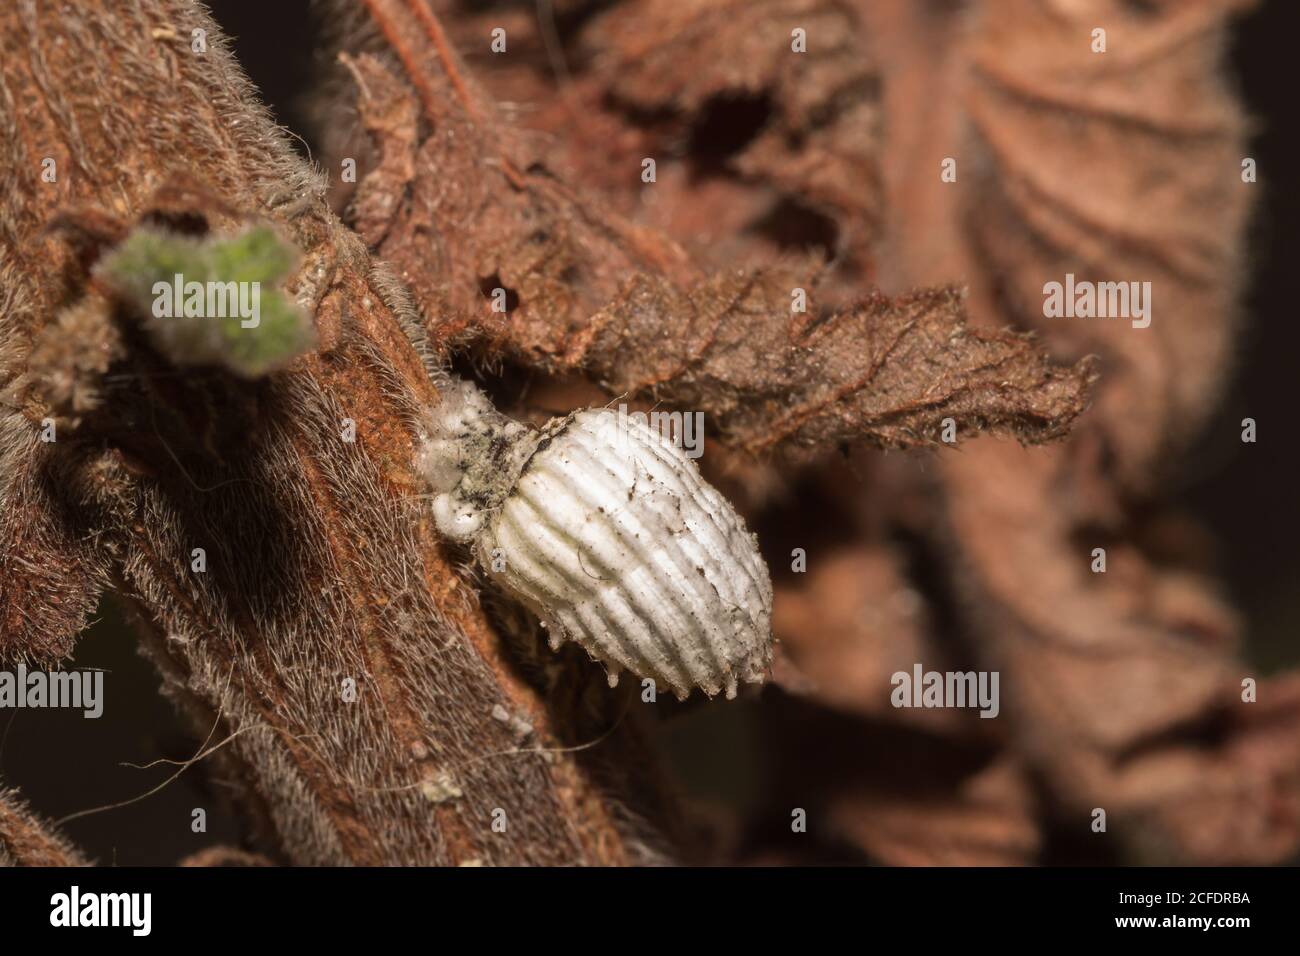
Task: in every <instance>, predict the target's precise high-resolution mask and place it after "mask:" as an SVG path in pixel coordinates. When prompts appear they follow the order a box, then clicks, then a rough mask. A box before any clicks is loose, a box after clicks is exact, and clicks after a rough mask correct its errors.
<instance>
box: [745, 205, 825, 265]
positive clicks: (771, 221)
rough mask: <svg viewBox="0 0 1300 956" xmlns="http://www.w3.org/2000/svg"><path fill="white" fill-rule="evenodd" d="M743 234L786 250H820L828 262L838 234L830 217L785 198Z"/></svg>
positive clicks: (751, 224)
mask: <svg viewBox="0 0 1300 956" xmlns="http://www.w3.org/2000/svg"><path fill="white" fill-rule="evenodd" d="M746 231H747V232H749V233H751V234H753V235H758V236H762V237H764V238H766V239H769V240H771V241H772V242H774V243H776V244H777V245H778V246H779V247H781V248H782V249H786V250H798V251H801V252H806V251H810V250H813V249H820V250H821V251H822V254H823V255H824V256H825V258H826V260H827V261H828V262H829V261H830V259H831V257H832V256H833V255H834V252H835V247H836V245H837V244H838V243H839V233H840V230H839V227H838V226H837V225H836V224H835V221H834V220H833V219H831V218H830V217H829V216H827V215H825V214H824V213H821V212H818V211H817V210H816V209H813V208H811V207H809V206H806V205H804V204H803V203H801V202H799V201H798V200H797V199H793V198H790V197H788V196H787V197H786V198H784V199H781V200H780V201H778V202H777V203H776V204H775V205H773V206H772V208H771V209H769V210H768V211H767V213H766V214H765V215H763V216H760V217H759V218H758V219H756V220H754V222H752V223H750V225H749V226H748V228H747V229H746Z"/></svg>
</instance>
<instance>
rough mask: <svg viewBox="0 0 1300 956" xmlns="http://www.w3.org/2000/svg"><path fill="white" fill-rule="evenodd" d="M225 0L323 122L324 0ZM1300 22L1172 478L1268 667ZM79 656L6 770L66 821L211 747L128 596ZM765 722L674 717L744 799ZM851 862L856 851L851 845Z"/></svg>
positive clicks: (223, 10) (1286, 562)
mask: <svg viewBox="0 0 1300 956" xmlns="http://www.w3.org/2000/svg"><path fill="white" fill-rule="evenodd" d="M211 7H212V10H213V13H214V15H215V17H216V18H217V20H218V21H219V22H220V23H221V24H222V25H223V26H224V27H225V29H226V30H227V32H229V33H230V34H232V35H233V37H234V41H235V49H236V52H237V53H238V55H239V57H240V59H241V61H242V62H243V65H244V67H245V68H246V69H247V70H248V72H249V73H250V74H251V76H252V79H253V81H254V82H255V83H256V84H257V85H258V86H259V87H260V88H261V89H262V91H263V93H264V95H265V97H266V99H267V101H268V102H269V104H270V106H271V108H272V110H273V111H274V113H275V115H276V117H277V118H278V120H279V121H280V122H281V123H282V124H284V125H285V126H287V127H288V128H289V129H291V130H294V131H295V132H298V133H301V134H302V135H304V136H305V135H307V128H308V127H307V123H306V121H305V119H306V114H305V111H304V109H303V92H304V89H306V88H308V83H309V81H310V77H311V76H312V66H313V63H312V57H313V55H314V54H313V52H312V51H313V48H314V46H315V39H316V36H317V33H316V27H315V25H314V22H313V20H312V17H311V15H310V11H309V7H310V4H309V3H308V2H307V0H276V2H274V3H268V2H265V0H212V3H211ZM1298 33H1300V4H1297V3H1295V2H1294V0H1273V2H1268V3H1264V4H1262V5H1261V7H1260V8H1258V9H1256V10H1255V11H1254V12H1253V13H1251V14H1250V15H1249V16H1247V17H1245V18H1243V19H1241V20H1240V21H1238V23H1237V25H1236V29H1235V36H1234V44H1233V48H1232V50H1231V53H1230V58H1231V62H1232V63H1233V65H1234V67H1235V71H1236V74H1237V78H1238V83H1239V87H1240V91H1241V94H1242V97H1243V99H1244V101H1245V104H1246V107H1247V110H1248V112H1249V114H1250V115H1251V116H1252V117H1254V119H1255V120H1256V123H1257V128H1256V132H1255V135H1254V137H1253V146H1252V149H1251V153H1250V155H1252V156H1254V157H1255V158H1256V159H1257V160H1258V162H1259V166H1260V170H1261V179H1262V180H1264V181H1265V182H1262V183H1261V184H1260V185H1259V186H1258V187H1257V188H1259V189H1260V190H1261V194H1260V195H1261V198H1260V201H1259V203H1258V206H1257V210H1256V216H1255V221H1254V222H1253V224H1252V227H1251V238H1250V243H1249V248H1250V250H1251V255H1250V256H1249V259H1248V261H1249V264H1250V268H1251V270H1252V275H1251V277H1250V281H1249V286H1248V290H1247V294H1246V298H1245V301H1244V303H1243V307H1244V309H1245V310H1246V313H1247V315H1248V316H1249V317H1250V322H1249V323H1248V324H1247V326H1246V329H1245V332H1244V334H1243V335H1242V337H1241V340H1240V343H1239V349H1238V359H1237V361H1238V367H1237V370H1236V374H1235V378H1234V384H1233V387H1232V388H1231V390H1230V392H1229V393H1228V394H1227V396H1226V397H1225V400H1224V401H1223V403H1222V406H1221V407H1220V409H1219V410H1218V414H1217V415H1216V417H1215V419H1214V421H1213V422H1212V423H1211V424H1210V425H1209V427H1208V428H1207V430H1206V437H1205V438H1204V439H1203V440H1202V441H1201V442H1200V443H1199V444H1198V446H1197V447H1196V448H1195V450H1194V451H1193V453H1192V454H1191V455H1190V456H1189V457H1188V458H1187V460H1186V462H1185V463H1184V466H1183V468H1182V470H1181V472H1180V475H1179V480H1180V487H1178V488H1176V489H1170V496H1171V497H1172V498H1174V499H1175V500H1177V501H1179V502H1181V503H1182V504H1183V505H1184V506H1185V507H1186V508H1187V509H1188V510H1190V511H1191V512H1192V513H1193V514H1194V515H1196V516H1197V517H1198V518H1199V519H1200V520H1201V521H1202V522H1204V524H1205V525H1206V526H1207V527H1208V528H1209V529H1210V530H1211V531H1212V532H1213V534H1214V535H1215V536H1216V537H1217V539H1218V541H1219V543H1220V546H1221V551H1220V561H1221V564H1220V576H1221V578H1222V580H1223V581H1224V582H1225V583H1226V585H1227V587H1228V589H1229V594H1230V595H1231V597H1232V598H1233V599H1234V601H1235V602H1236V604H1237V606H1238V607H1239V608H1240V609H1241V611H1242V613H1243V614H1244V616H1245V618H1246V621H1247V628H1246V631H1247V634H1248V636H1249V637H1248V639H1249V644H1248V647H1247V649H1246V656H1247V659H1248V660H1249V661H1250V662H1251V663H1253V664H1254V665H1255V666H1256V667H1258V669H1259V672H1260V673H1268V672H1271V671H1274V670H1277V669H1279V668H1280V667H1281V666H1282V665H1284V664H1287V663H1295V662H1297V661H1300V648H1298V647H1297V641H1296V632H1297V623H1298V622H1300V587H1298V586H1297V584H1298V583H1300V548H1298V547H1297V542H1298V541H1300V508H1297V507H1296V503H1295V502H1296V485H1297V452H1296V449H1295V445H1294V444H1293V442H1292V441H1291V436H1290V435H1289V434H1288V433H1287V432H1286V429H1287V427H1288V426H1289V425H1290V424H1291V418H1292V416H1293V414H1294V409H1295V405H1296V403H1295V400H1294V398H1293V390H1294V388H1295V387H1296V383H1297V375H1296V358H1297V355H1298V354H1300V325H1298V324H1297V320H1296V317H1295V315H1294V314H1293V313H1294V309H1293V307H1292V306H1291V305H1289V304H1288V303H1290V300H1291V297H1290V289H1291V287H1292V285H1293V279H1294V265H1293V260H1294V259H1295V257H1296V255H1297V253H1298V252H1300V190H1296V189H1294V188H1292V189H1288V188H1287V186H1286V184H1287V183H1288V181H1289V175H1288V173H1289V170H1286V169H1284V167H1285V164H1286V163H1288V162H1290V161H1291V160H1292V158H1293V157H1294V156H1296V155H1300V136H1298V135H1297V128H1296V125H1295V123H1294V120H1293V117H1294V116H1295V106H1294V102H1293V97H1294V91H1295V90H1296V89H1297V88H1300V83H1297V79H1298V78H1297V76H1296V71H1295V68H1294V65H1295V63H1296V58H1295V55H1294V51H1293V50H1292V45H1293V40H1294V37H1295V36H1296V35H1297V34H1298ZM308 145H309V146H312V147H314V146H315V144H313V143H310V142H309V143H308ZM1266 183H1271V184H1272V185H1271V186H1270V185H1267V184H1266ZM1205 214H1206V215H1207V216H1213V215H1214V211H1213V210H1206V211H1205ZM1247 416H1250V417H1253V418H1255V419H1256V420H1257V421H1258V423H1259V434H1260V437H1259V441H1258V443H1256V444H1253V445H1247V444H1242V443H1240V442H1239V441H1225V440H1223V439H1222V435H1223V434H1224V433H1225V432H1226V433H1232V434H1235V433H1237V432H1238V431H1239V430H1240V426H1239V422H1240V421H1241V419H1242V418H1243V417H1247ZM1215 435H1217V436H1218V437H1216V438H1212V437H1211V436H1215ZM72 665H73V666H76V667H97V668H103V669H105V670H106V671H108V672H109V673H108V675H107V677H106V680H105V694H106V705H105V710H104V715H103V717H101V718H100V719H98V720H85V719H83V718H82V717H81V716H80V714H79V712H78V713H73V712H64V711H39V712H33V711H9V712H0V779H3V780H4V781H5V782H6V783H8V784H9V785H12V786H17V787H19V788H21V790H22V791H23V793H24V794H25V796H26V797H27V799H28V800H29V801H30V802H31V804H32V806H33V807H34V809H36V810H37V811H38V812H40V813H42V814H44V815H46V816H47V817H48V818H51V819H55V820H57V819H59V818H61V817H64V816H65V815H68V814H71V813H75V812H77V811H81V810H85V809H88V808H92V807H98V806H102V805H106V804H114V803H117V802H119V801H125V800H130V799H131V798H134V797H137V796H139V795H140V794H143V793H145V792H147V791H148V790H150V789H151V788H153V787H155V786H156V785H158V784H159V783H161V782H162V781H163V780H165V779H166V778H168V777H169V776H171V775H172V774H173V773H175V771H176V769H177V768H176V767H174V766H172V765H164V764H160V765H158V766H155V767H152V768H150V769H137V768H133V767H129V766H125V765H124V763H126V762H130V763H136V764H144V763H149V762H151V761H154V760H157V759H159V758H168V759H171V760H185V759H187V758H189V757H191V756H192V755H193V754H194V753H195V752H196V750H197V749H198V748H199V745H200V741H199V740H198V739H196V738H195V737H194V735H193V734H192V733H191V730H190V728H188V727H186V726H185V725H184V724H183V723H182V722H181V721H180V720H179V718H178V717H177V715H176V714H175V713H174V712H173V710H172V708H171V706H170V704H169V703H168V702H167V701H165V700H164V699H162V697H161V696H160V695H159V694H158V680H157V678H156V676H155V675H154V673H153V671H152V669H151V667H150V665H149V664H147V663H146V662H145V661H144V660H142V659H141V658H140V657H138V656H137V655H136V653H135V650H134V645H133V639H132V636H131V633H130V631H129V629H128V627H127V626H126V624H125V622H124V621H123V619H122V615H121V612H120V609H118V608H117V607H115V606H114V604H113V603H112V601H111V600H109V601H106V602H105V603H104V604H103V606H102V607H101V611H100V614H99V619H98V622H97V623H96V624H95V625H94V626H93V627H91V628H90V629H89V630H88V631H87V632H86V634H85V635H84V637H83V639H82V641H81V643H80V645H79V647H78V651H77V655H76V658H75V660H74V661H73V662H72ZM772 693H779V692H777V691H772ZM756 725H757V721H756V720H755V718H754V714H753V705H752V704H745V703H737V704H732V705H727V706H721V707H711V708H699V709H696V710H695V711H693V712H692V713H690V714H688V715H687V716H685V717H683V718H681V719H679V720H677V721H674V722H672V723H670V724H668V725H666V726H665V732H664V744H665V748H666V751H667V752H668V754H669V757H670V759H671V761H672V763H673V764H674V766H675V767H676V769H677V771H678V775H679V776H680V779H681V782H682V784H683V787H684V788H685V789H686V790H687V792H689V793H691V794H692V795H694V796H698V797H700V798H702V799H703V800H704V801H705V802H721V803H724V804H729V805H731V806H733V807H736V808H739V809H741V810H742V812H743V809H744V808H745V807H746V806H749V805H751V804H753V803H754V801H755V790H756V788H760V787H762V786H764V785H765V784H764V774H763V752H762V748H761V745H760V740H759V738H758V734H757V731H756ZM222 791H223V782H222V781H221V780H220V779H216V778H214V777H212V776H210V774H209V768H208V767H206V766H205V765H202V764H200V765H198V766H196V767H194V768H192V769H190V770H187V771H186V772H185V773H183V774H182V775H181V776H180V777H179V778H178V779H177V780H175V781H174V782H173V783H171V784H169V785H168V786H166V787H164V788H163V789H162V790H161V791H160V792H158V793H157V794H154V795H153V796H150V797H148V798H147V799H144V800H141V801H139V802H135V803H132V804H130V805H128V806H124V807H120V808H116V809H111V810H106V811H104V812H100V813H96V814H93V815H89V816H85V817H82V818H80V819H76V820H72V821H70V822H68V823H67V824H66V826H65V830H66V832H67V834H68V835H69V836H70V837H71V838H72V839H73V840H74V841H75V842H76V843H77V844H78V845H80V846H81V847H82V848H83V849H84V850H85V852H86V853H87V854H88V855H89V856H91V857H92V858H94V859H96V860H97V861H98V862H100V863H101V864H117V865H141V864H171V863H175V862H176V861H177V860H179V859H180V858H181V857H183V856H185V855H186V854H188V853H191V852H194V851H196V850H199V849H202V848H204V847H206V846H210V845H212V844H215V843H222V842H235V841H236V840H237V839H238V828H237V825H236V822H235V818H234V816H233V815H232V813H231V810H230V808H229V807H228V806H227V805H226V803H225V801H224V799H223V793H222ZM195 807H203V808H205V809H206V811H207V832H206V833H200V834H196V833H193V832H192V831H191V828H190V820H191V811H192V810H193V809H194V808H195ZM834 857H835V854H834V853H832V854H831V858H834ZM843 859H844V861H845V862H851V861H853V860H854V859H855V857H854V855H853V854H851V853H850V852H849V851H847V850H845V851H844V856H843Z"/></svg>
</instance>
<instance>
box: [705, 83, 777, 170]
mask: <svg viewBox="0 0 1300 956" xmlns="http://www.w3.org/2000/svg"><path fill="white" fill-rule="evenodd" d="M771 116H772V101H771V99H770V98H769V97H768V96H767V94H766V93H763V94H760V95H758V96H734V95H723V96H717V97H714V98H713V99H711V100H709V101H708V102H707V103H706V104H705V105H704V108H703V109H702V110H701V111H700V114H699V116H697V117H696V119H695V122H694V123H693V124H692V125H691V132H690V139H689V145H688V147H687V149H688V150H689V152H690V156H691V158H692V160H693V161H694V162H695V172H696V174H697V175H699V174H701V173H705V172H711V171H716V167H719V166H722V165H724V164H725V163H726V162H727V160H729V159H730V158H731V157H732V156H734V155H736V154H737V153H739V152H740V151H741V150H743V149H744V148H745V147H746V146H748V145H749V144H750V143H751V142H753V141H754V138H755V137H756V136H758V134H759V133H760V132H762V130H763V127H765V126H766V125H767V124H768V121H769V120H770V119H771Z"/></svg>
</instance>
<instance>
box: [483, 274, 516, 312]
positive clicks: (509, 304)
mask: <svg viewBox="0 0 1300 956" xmlns="http://www.w3.org/2000/svg"><path fill="white" fill-rule="evenodd" d="M478 288H479V291H480V292H482V293H483V297H484V298H485V299H487V300H488V301H489V302H491V301H492V299H493V297H494V296H495V295H496V291H497V289H500V290H501V291H503V292H504V293H505V307H506V314H507V315H508V314H509V313H511V312H513V311H514V310H515V309H517V308H519V293H518V292H516V291H515V290H514V289H511V288H510V287H509V286H507V285H504V284H503V283H502V282H501V276H500V275H498V274H497V273H495V272H494V273H492V274H491V275H490V276H486V277H484V278H480V279H479V280H478Z"/></svg>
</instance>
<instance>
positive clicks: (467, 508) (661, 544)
mask: <svg viewBox="0 0 1300 956" xmlns="http://www.w3.org/2000/svg"><path fill="white" fill-rule="evenodd" d="M418 464H419V467H420V470H421V471H422V472H423V474H424V475H425V477H426V479H427V480H428V481H429V484H430V486H431V487H432V489H433V491H434V493H435V497H434V502H433V512H434V518H435V520H436V522H437V525H438V530H439V532H440V533H441V534H443V535H444V536H446V537H448V538H451V539H452V540H454V541H457V542H460V543H463V544H466V545H469V546H470V547H471V548H472V550H473V553H474V556H475V558H476V559H477V560H478V562H479V564H480V566H482V567H483V568H484V569H491V568H493V567H494V565H495V566H496V567H500V568H502V569H501V570H500V571H493V572H492V578H493V580H494V581H496V582H497V583H498V584H500V585H501V586H502V587H503V589H504V590H506V591H507V592H508V593H510V594H511V595H512V596H513V597H515V598H516V599H517V600H519V601H520V602H521V603H523V604H524V605H525V606H527V607H528V608H529V609H530V610H532V611H533V612H534V613H535V614H536V615H537V616H538V618H539V619H540V620H541V622H542V625H543V626H544V627H546V628H548V629H549V631H550V644H551V648H552V649H553V650H558V649H559V647H560V645H561V644H563V643H564V641H565V640H573V641H575V642H577V643H578V644H579V645H581V646H582V647H583V648H585V649H586V650H587V652H588V653H589V654H590V655H591V656H592V657H593V658H595V659H597V660H599V661H601V662H602V663H604V664H605V666H606V668H607V670H608V672H609V682H610V686H611V687H612V686H614V685H615V684H616V683H617V682H618V674H619V671H620V670H623V669H626V670H628V671H630V672H632V673H634V674H636V675H637V676H639V677H643V678H647V677H648V678H651V679H652V680H654V681H655V683H656V684H657V685H660V686H662V685H667V686H668V687H671V688H672V690H673V692H674V693H676V695H677V696H678V697H679V698H685V697H686V696H687V694H689V693H690V690H691V688H692V687H699V688H701V689H702V690H703V691H704V692H705V693H706V694H708V695H709V696H710V697H712V696H713V695H715V694H717V693H719V692H722V691H725V692H726V695H727V697H729V698H731V697H735V696H736V688H737V685H738V683H739V682H741V681H745V682H750V683H758V682H761V681H762V680H763V679H764V677H765V676H766V673H767V670H768V668H769V666H770V664H771V660H772V635H771V619H772V582H771V579H770V578H769V576H768V572H767V566H766V565H765V564H764V563H763V559H762V557H761V556H760V555H759V552H758V543H757V539H756V538H755V536H754V535H753V534H751V533H750V532H749V531H748V530H747V529H746V528H745V523H744V521H743V519H741V517H740V515H738V514H737V513H736V511H735V509H734V508H732V507H731V505H730V503H728V502H727V500H726V499H725V498H723V496H722V495H721V494H720V493H719V492H718V491H717V490H716V489H715V488H713V487H712V486H711V485H709V484H708V483H707V482H705V481H704V479H703V478H701V477H700V473H699V471H698V469H696V467H695V463H694V462H692V461H691V460H690V459H689V458H688V457H686V455H685V454H684V453H683V452H682V451H681V449H679V448H678V447H677V446H676V445H675V444H673V443H672V442H670V441H668V440H667V439H665V438H663V437H661V436H660V435H658V434H656V433H655V432H654V431H652V430H651V429H649V428H647V427H646V426H645V425H644V424H642V423H640V422H639V421H637V420H635V418H629V417H627V416H620V415H618V414H617V413H615V412H614V411H612V410H609V409H587V410H583V411H577V412H574V413H573V414H571V415H568V416H566V417H564V418H557V419H553V420H551V421H550V422H549V423H548V424H547V425H546V426H544V427H543V428H541V429H535V428H531V427H529V426H526V425H523V424H521V423H519V422H516V421H512V420H511V419H509V418H507V417H505V416H504V415H502V414H501V413H500V412H498V411H497V410H496V409H495V408H493V407H492V404H491V402H490V401H489V400H488V399H487V397H486V396H485V395H483V393H482V392H480V391H479V390H478V389H477V388H476V387H475V386H473V385H472V384H470V383H468V382H459V381H452V382H449V383H447V387H446V388H445V389H444V396H443V402H442V404H441V405H439V406H438V407H437V408H436V409H435V410H434V413H433V419H432V422H431V424H430V429H429V433H428V435H427V436H426V440H425V442H424V444H423V447H422V449H421V452H420V461H419V463H418ZM494 558H497V559H499V560H496V561H494Z"/></svg>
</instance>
